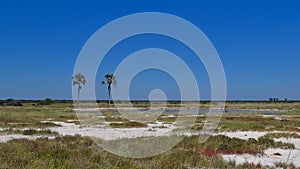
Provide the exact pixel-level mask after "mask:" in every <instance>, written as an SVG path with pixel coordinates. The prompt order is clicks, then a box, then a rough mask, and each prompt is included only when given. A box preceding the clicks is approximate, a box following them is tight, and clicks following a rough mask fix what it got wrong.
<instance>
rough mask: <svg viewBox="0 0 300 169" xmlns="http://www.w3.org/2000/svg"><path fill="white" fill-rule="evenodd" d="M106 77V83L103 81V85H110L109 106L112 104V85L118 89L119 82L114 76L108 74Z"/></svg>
mask: <svg viewBox="0 0 300 169" xmlns="http://www.w3.org/2000/svg"><path fill="white" fill-rule="evenodd" d="M104 77H105V79H106V81H102V84H108V88H107V89H108V104H110V93H111V84H113V85H114V86H115V87H116V85H117V80H116V76H114V75H113V74H106V75H105V76H104Z"/></svg>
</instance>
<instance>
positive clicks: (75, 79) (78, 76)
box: [72, 73, 86, 103]
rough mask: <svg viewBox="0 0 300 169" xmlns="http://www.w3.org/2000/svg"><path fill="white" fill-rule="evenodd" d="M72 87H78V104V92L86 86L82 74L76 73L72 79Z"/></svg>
mask: <svg viewBox="0 0 300 169" xmlns="http://www.w3.org/2000/svg"><path fill="white" fill-rule="evenodd" d="M72 82H73V86H75V85H78V100H77V102H78V103H79V96H80V90H81V89H82V85H85V84H86V80H85V77H84V75H83V74H81V73H77V74H76V75H75V76H73V77H72Z"/></svg>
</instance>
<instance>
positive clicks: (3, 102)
mask: <svg viewBox="0 0 300 169" xmlns="http://www.w3.org/2000/svg"><path fill="white" fill-rule="evenodd" d="M80 102H81V103H85V102H86V103H88V102H94V101H93V100H81V101H80ZM111 102H112V103H114V102H115V103H127V102H128V103H129V102H130V103H132V104H149V103H150V102H149V101H148V100H130V101H125V100H122V101H111ZM152 102H155V101H152ZM157 102H160V101H157ZM210 102H211V101H210V100H203V101H180V100H168V101H167V103H169V104H180V103H201V104H207V103H210ZM214 102H218V101H214ZM274 102H275V103H294V102H300V100H287V99H285V100H279V99H269V100H227V101H226V103H274ZM22 103H32V104H37V105H49V104H52V103H70V104H72V103H73V100H65V99H62V100H57V99H55V100H52V99H51V98H46V99H44V100H27V99H19V100H15V99H11V98H10V99H6V100H0V105H15V106H21V104H22ZM97 103H108V100H97Z"/></svg>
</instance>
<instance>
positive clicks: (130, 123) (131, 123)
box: [109, 121, 147, 128]
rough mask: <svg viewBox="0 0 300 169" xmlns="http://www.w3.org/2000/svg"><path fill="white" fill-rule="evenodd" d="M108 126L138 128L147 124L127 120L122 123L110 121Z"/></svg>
mask: <svg viewBox="0 0 300 169" xmlns="http://www.w3.org/2000/svg"><path fill="white" fill-rule="evenodd" d="M109 126H110V127H112V128H140V127H147V124H144V123H139V122H134V121H128V122H122V123H110V124H109Z"/></svg>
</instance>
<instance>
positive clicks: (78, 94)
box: [77, 87, 80, 105]
mask: <svg viewBox="0 0 300 169" xmlns="http://www.w3.org/2000/svg"><path fill="white" fill-rule="evenodd" d="M79 96H80V88H79V87H78V93H77V104H78V105H79Z"/></svg>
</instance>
